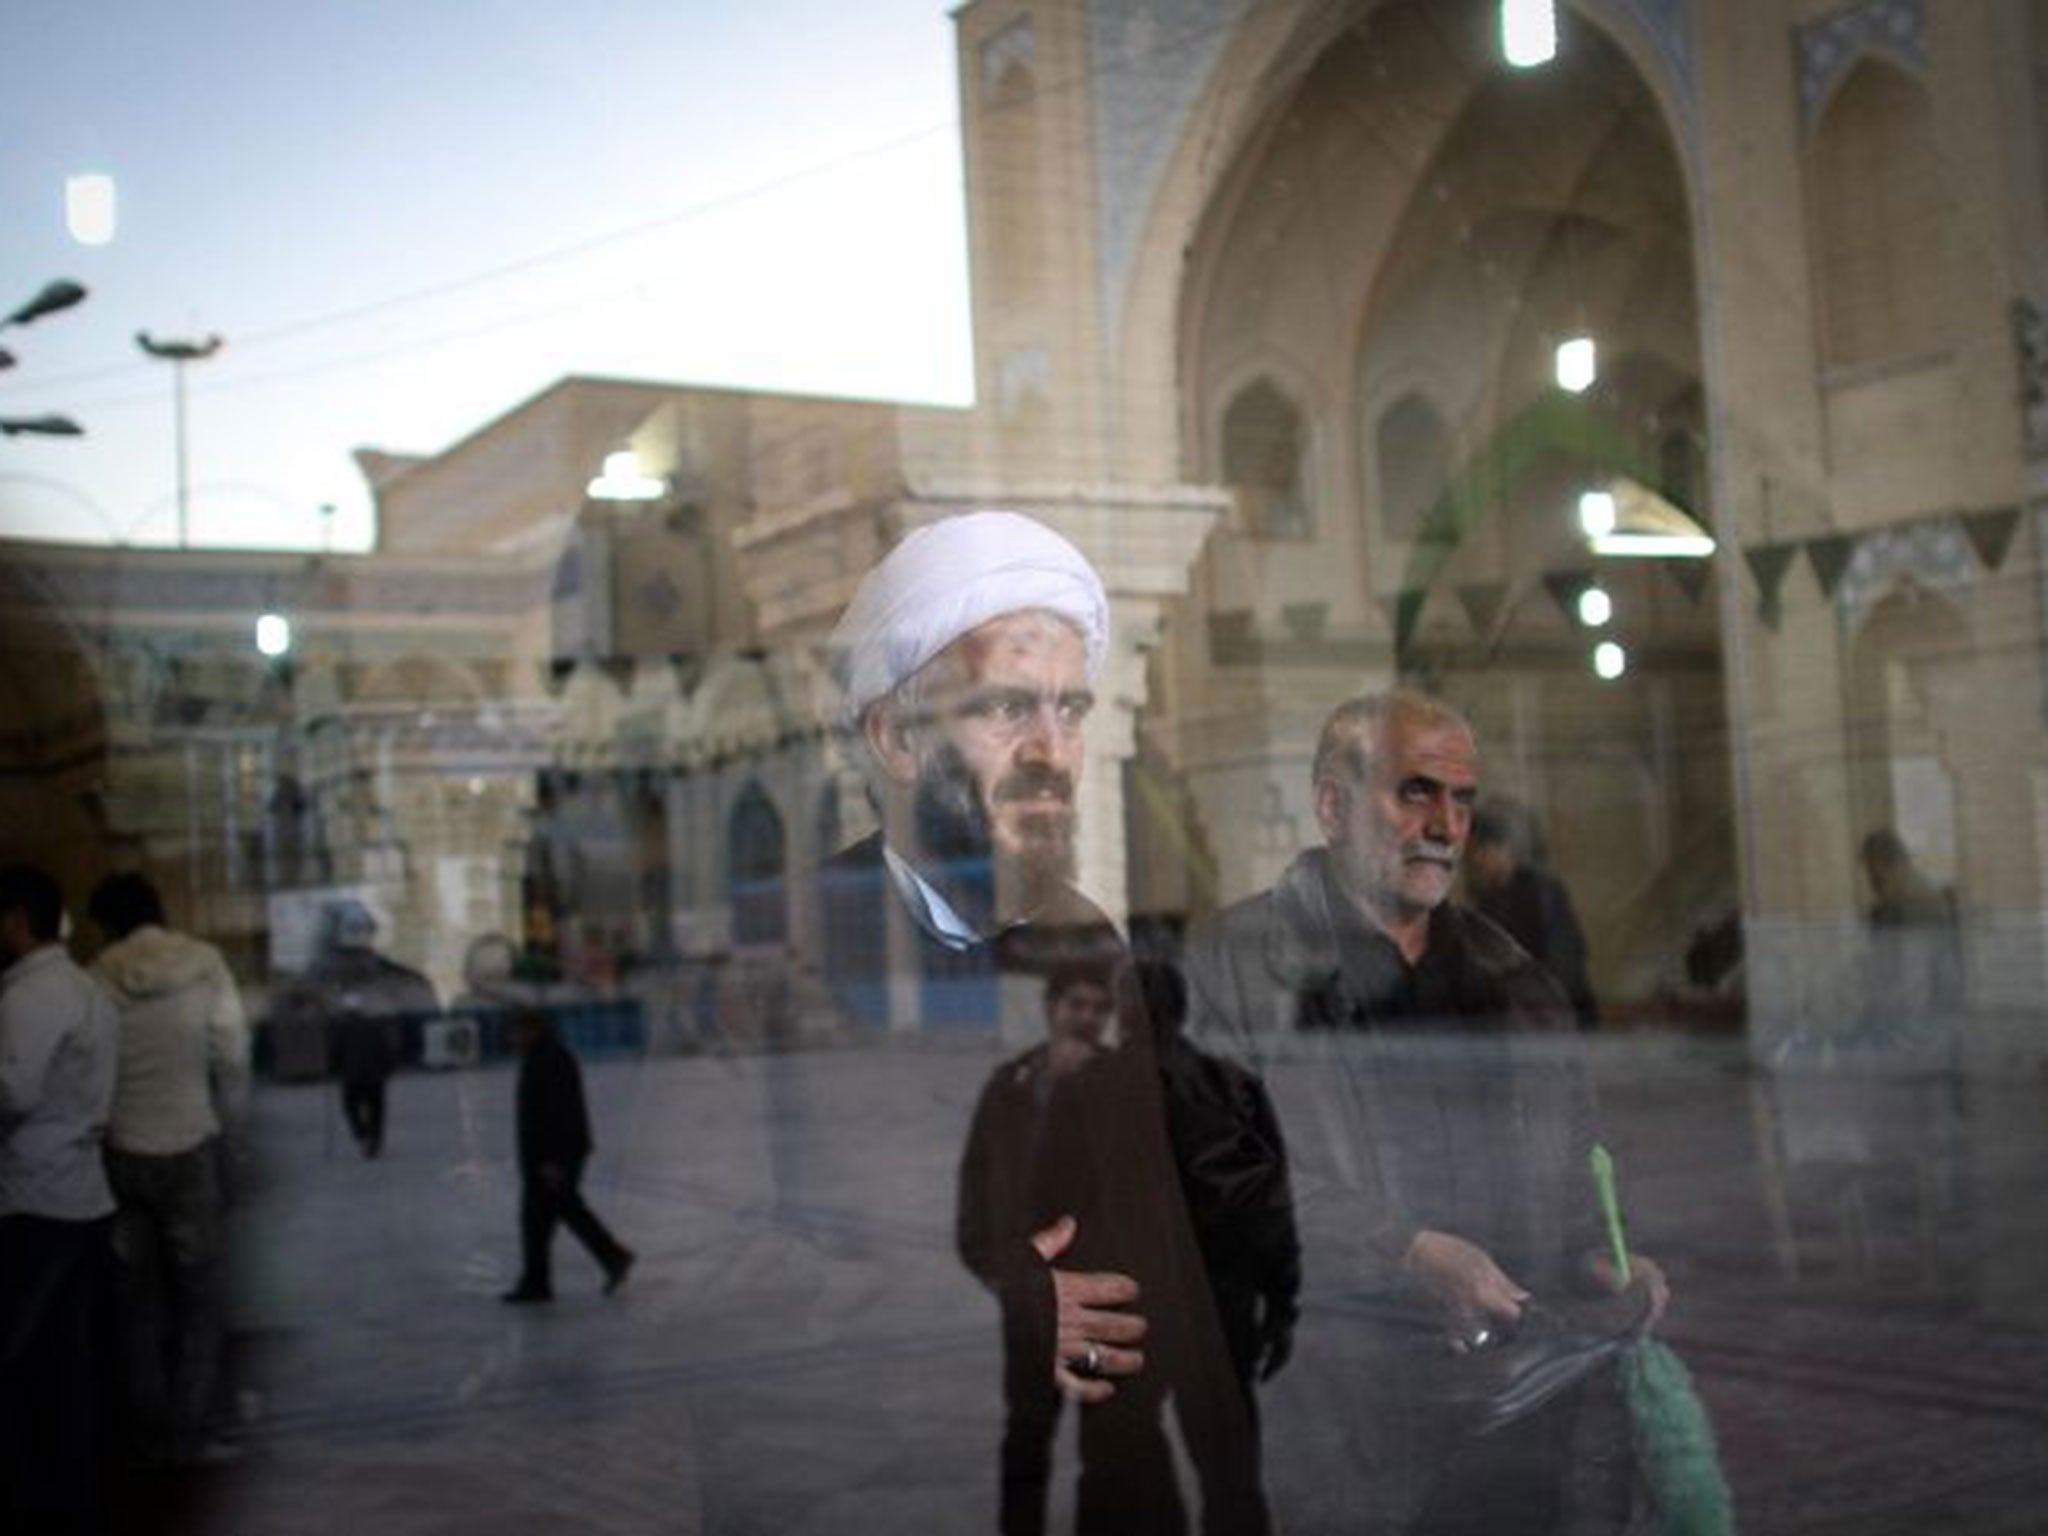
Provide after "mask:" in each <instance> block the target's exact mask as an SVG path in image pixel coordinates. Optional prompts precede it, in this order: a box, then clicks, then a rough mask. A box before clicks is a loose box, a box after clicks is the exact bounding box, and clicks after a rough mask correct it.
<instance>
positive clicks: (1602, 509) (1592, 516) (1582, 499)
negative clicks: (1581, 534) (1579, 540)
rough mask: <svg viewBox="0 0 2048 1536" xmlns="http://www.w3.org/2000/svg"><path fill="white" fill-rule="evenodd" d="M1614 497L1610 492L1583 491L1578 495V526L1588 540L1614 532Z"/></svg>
mask: <svg viewBox="0 0 2048 1536" xmlns="http://www.w3.org/2000/svg"><path fill="white" fill-rule="evenodd" d="M1615 515H1616V514H1615V507H1614V495H1613V493H1612V492H1610V491H1583V492H1581V493H1580V495H1579V526H1580V527H1581V528H1583V529H1585V530H1586V536H1587V537H1588V538H1593V539H1597V538H1599V537H1601V536H1602V535H1603V534H1609V533H1612V532H1614V520H1615Z"/></svg>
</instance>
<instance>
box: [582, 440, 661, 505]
mask: <svg viewBox="0 0 2048 1536" xmlns="http://www.w3.org/2000/svg"><path fill="white" fill-rule="evenodd" d="M583 494H584V495H586V496H588V497H589V498H590V499H591V500H592V501H659V500H661V498H662V497H663V496H665V495H667V494H668V482H667V481H665V480H662V479H660V478H658V477H656V476H654V475H647V474H642V473H641V471H640V456H639V455H638V454H637V453H635V452H634V451H633V450H632V449H630V448H627V449H625V450H623V451H621V452H619V453H608V454H606V455H605V456H604V473H602V474H600V475H599V476H598V477H597V478H596V479H594V480H592V481H591V482H590V484H588V485H587V486H585V487H584V488H583Z"/></svg>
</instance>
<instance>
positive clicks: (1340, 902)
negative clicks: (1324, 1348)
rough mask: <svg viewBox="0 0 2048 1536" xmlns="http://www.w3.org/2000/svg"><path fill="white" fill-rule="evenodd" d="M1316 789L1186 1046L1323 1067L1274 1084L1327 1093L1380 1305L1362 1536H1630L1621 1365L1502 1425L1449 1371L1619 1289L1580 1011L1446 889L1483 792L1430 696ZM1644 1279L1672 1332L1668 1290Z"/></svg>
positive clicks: (1371, 1326) (1350, 1249)
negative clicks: (1311, 817)
mask: <svg viewBox="0 0 2048 1536" xmlns="http://www.w3.org/2000/svg"><path fill="white" fill-rule="evenodd" d="M1311 782H1312V785H1313V793H1314V801H1313V804H1314V810H1315V816H1316V822H1317V826H1318V827H1319V829H1320V830H1321V832H1322V836H1323V846H1322V847H1320V848H1315V849H1311V850H1309V851H1308V852H1306V853H1303V854H1302V855H1300V856H1299V857H1298V858H1297V859H1296V860H1295V861H1294V863H1293V864H1292V865H1291V866H1290V867H1289V868H1288V869H1287V871H1286V872H1285V873H1284V874H1283V875H1282V877H1281V879H1280V881H1279V883H1278V884H1277V885H1275V886H1274V888H1273V889H1271V890H1269V891H1267V892H1265V893H1264V894H1262V895H1259V896H1256V897H1253V898H1251V899H1250V900H1249V901H1245V902H1242V903H1240V904H1238V905H1237V906H1235V907H1232V908H1230V909H1229V910H1227V911H1225V912H1224V913H1223V914H1221V915H1220V916H1219V917H1218V918H1217V920H1216V922H1215V923H1214V925H1213V926H1212V927H1211V928H1210V929H1209V930H1207V931H1206V932H1205V933H1204V934H1203V935H1201V936H1200V937H1199V938H1198V940H1197V942H1196V944H1195V945H1194V947H1193V951H1192V953H1191V956H1190V965H1189V980H1190V985H1191V991H1192V993H1193V996H1194V1003H1193V1017H1192V1022H1191V1025H1190V1034H1191V1035H1194V1036H1195V1037H1196V1038H1198V1039H1200V1040H1202V1041H1203V1043H1204V1044H1205V1045H1206V1046H1208V1047H1209V1048H1211V1049H1216V1048H1219V1047H1222V1048H1228V1049H1232V1050H1235V1051H1238V1052H1241V1053H1242V1054H1243V1055H1245V1056H1246V1057H1248V1058H1250V1059H1254V1060H1259V1061H1261V1062H1262V1063H1265V1064H1269V1065H1270V1064H1272V1063H1276V1062H1278V1063H1285V1062H1287V1061H1288V1060H1289V1059H1290V1058H1292V1059H1295V1060H1300V1061H1303V1062H1307V1063H1310V1065H1308V1066H1306V1067H1305V1068H1304V1069H1303V1071H1302V1072H1301V1073H1291V1072H1288V1071H1286V1069H1285V1068H1284V1067H1280V1068H1275V1069H1274V1072H1273V1077H1272V1078H1269V1080H1285V1081H1286V1082H1287V1083H1289V1084H1290V1085H1291V1087H1292V1088H1293V1090H1294V1091H1295V1092H1296V1093H1298V1094H1302V1095H1314V1096H1315V1097H1316V1102H1315V1103H1313V1104H1310V1103H1308V1102H1304V1101H1303V1100H1301V1099H1297V1100H1296V1102H1295V1103H1294V1105H1293V1110H1294V1111H1295V1113H1294V1114H1293V1115H1292V1120H1291V1123H1293V1124H1295V1125H1297V1126H1300V1125H1303V1124H1309V1125H1314V1126H1316V1127H1317V1128H1318V1129H1319V1130H1321V1131H1322V1132H1323V1133H1324V1135H1325V1136H1326V1138H1327V1139H1328V1140H1329V1141H1330V1142H1332V1143H1334V1145H1331V1146H1330V1147H1328V1149H1327V1152H1326V1156H1327V1161H1328V1163H1329V1165H1330V1166H1331V1167H1333V1168H1335V1169H1338V1170H1340V1171H1341V1172H1342V1175H1343V1181H1344V1183H1346V1184H1348V1186H1349V1188H1347V1189H1343V1190H1341V1191H1339V1190H1336V1189H1329V1188H1326V1189H1325V1191H1324V1192H1323V1194H1322V1196H1321V1198H1323V1199H1325V1200H1328V1201H1331V1202H1342V1205H1341V1210H1339V1211H1337V1212H1335V1213H1333V1215H1334V1219H1335V1220H1336V1221H1337V1222H1338V1224H1339V1226H1338V1230H1341V1231H1342V1232H1343V1234H1344V1238H1345V1241H1346V1243H1347V1246H1346V1247H1345V1249H1344V1254H1345V1257H1344V1259H1343V1261H1342V1262H1343V1265H1344V1267H1343V1268H1342V1269H1341V1270H1339V1271H1337V1272H1335V1273H1334V1274H1333V1275H1332V1277H1331V1279H1330V1281H1329V1282H1327V1283H1333V1284H1340V1285H1342V1286H1343V1287H1344V1288H1345V1289H1346V1290H1347V1291H1350V1292H1353V1293H1355V1294H1357V1295H1358V1296H1359V1297H1361V1298H1362V1299H1363V1300H1364V1302H1365V1303H1366V1306H1365V1307H1364V1309H1363V1310H1362V1313H1361V1315H1362V1316H1363V1317H1365V1318H1366V1319H1367V1321H1366V1322H1365V1324H1364V1325H1363V1326H1364V1330H1365V1332H1366V1333H1367V1334H1368V1335H1369V1337H1368V1338H1367V1340H1366V1341H1365V1345H1364V1347H1365V1348H1366V1349H1367V1350H1368V1351H1369V1353H1368V1356H1367V1358H1368V1359H1369V1360H1370V1361H1371V1366H1370V1368H1369V1369H1362V1370H1360V1371H1359V1372H1358V1373H1357V1374H1358V1377H1359V1390H1360V1391H1361V1393H1363V1394H1365V1395H1366V1397H1367V1402H1366V1404H1365V1406H1364V1408H1363V1410H1362V1412H1361V1414H1360V1416H1359V1421H1358V1423H1357V1425H1356V1429H1357V1431H1358V1444H1357V1446H1356V1449H1357V1452H1358V1454H1357V1457H1356V1465H1357V1466H1358V1468H1359V1477H1360V1482H1361V1488H1360V1497H1359V1500H1358V1503H1359V1505H1360V1507H1359V1508H1358V1510H1357V1515H1358V1524H1357V1526H1356V1529H1358V1530H1361V1531H1366V1532H1372V1533H1375V1536H1392V1533H1395V1532H1399V1533H1402V1536H1423V1533H1428V1536H1453V1533H1457V1536H1484V1533H1490V1532H1498V1531H1508V1530H1512V1531H1516V1532H1520V1533H1559V1536H1561V1533H1564V1532H1580V1531H1618V1530H1620V1529H1621V1528H1622V1527H1623V1525H1624V1524H1625V1523H1626V1520H1627V1518H1628V1514H1629V1500H1630V1497H1631V1489H1632V1483H1631V1478H1632V1463H1631V1461H1630V1459H1629V1455H1628V1448H1627V1429H1626V1425H1625V1422H1624V1420H1623V1416H1622V1407H1621V1402H1620V1394H1619V1387H1618V1383H1617V1382H1616V1380H1615V1378H1614V1376H1613V1373H1612V1371H1611V1370H1609V1371H1607V1372H1606V1373H1605V1374H1604V1375H1601V1376H1597V1377H1589V1378H1588V1379H1587V1380H1586V1381H1585V1382H1583V1383H1582V1384H1581V1385H1580V1386H1579V1387H1578V1388H1577V1389H1574V1390H1571V1391H1567V1392H1564V1393H1563V1394H1562V1395H1560V1396H1558V1397H1557V1398H1556V1399H1554V1400H1553V1401H1551V1402H1550V1403H1548V1404H1547V1405H1545V1406H1542V1407H1539V1408H1537V1409H1534V1410H1532V1411H1530V1412H1529V1413H1528V1414H1527V1415H1526V1416H1525V1417H1522V1418H1520V1419H1519V1420H1518V1421H1516V1422H1512V1423H1508V1424H1506V1425H1505V1426H1504V1427H1497V1428H1493V1429H1491V1430H1490V1432H1488V1433H1485V1434H1473V1433H1470V1432H1469V1430H1468V1429H1467V1428H1466V1427H1465V1426H1464V1424H1463V1423H1461V1422H1460V1421H1459V1419H1458V1416H1457V1414H1456V1413H1453V1412H1451V1411H1449V1410H1448V1408H1447V1406H1446V1405H1447V1403H1448V1401H1449V1398H1450V1393H1449V1391H1447V1388H1448V1386H1449V1384H1450V1383H1451V1382H1452V1381H1453V1371H1452V1367H1451V1365H1450V1364H1449V1362H1450V1360H1451V1358H1452V1357H1453V1356H1454V1355H1462V1356H1472V1355H1474V1354H1476V1352H1478V1351H1483V1350H1487V1349H1489V1348H1493V1347H1495V1346H1497V1345H1499V1344H1501V1343H1502V1342H1503V1341H1504V1340H1507V1339H1510V1338H1512V1337H1513V1336H1514V1334H1515V1333H1516V1330H1517V1329H1518V1328H1520V1327H1521V1326H1522V1325H1523V1323H1524V1321H1525V1317H1526V1315H1527V1314H1528V1311H1529V1309H1530V1308H1531V1307H1532V1306H1534V1305H1538V1304H1539V1303H1538V1302H1537V1301H1536V1298H1542V1300H1543V1301H1544V1302H1549V1301H1552V1300H1559V1299H1564V1298H1569V1297H1571V1296H1573V1295H1574V1294H1577V1295H1581V1296H1585V1297H1592V1296H1597V1295H1605V1294H1609V1293H1611V1292H1613V1291H1616V1290H1618V1289H1619V1288H1620V1280H1619V1278H1618V1277H1617V1275H1616V1273H1615V1271H1614V1268H1613V1266H1612V1262H1611V1260H1609V1259H1608V1257H1607V1253H1608V1246H1607V1244H1606V1242H1605V1240H1604V1236H1603V1228H1602V1221H1601V1213H1600V1208H1599V1203H1598V1196H1597V1191H1596V1189H1595V1185H1594V1182H1593V1177H1592V1174H1591V1171H1590V1167H1589V1162H1588V1157H1589V1153H1590V1151H1591V1148H1592V1145H1593V1134H1592V1102H1591V1096H1590V1092H1589V1089H1588V1084H1587V1080H1586V1075H1585V1071H1584V1067H1583V1062H1582V1061H1581V1060H1580V1058H1579V1055H1578V1046H1577V1042H1576V1040H1575V1039H1574V1038H1573V1035H1574V1024H1575V1020H1574V1015H1573V1013H1572V1010H1571V1007H1570V1005H1569V1003H1568V1001H1567V999H1566V998H1565V995H1564V993H1563V991H1562V989H1561V988H1560V987H1559V986H1558V984H1557V982H1556V981H1555V980H1554V979H1553V978H1552V977H1551V976H1550V975H1549V974H1548V973H1547V972H1545V971H1544V970H1543V969H1542V967H1541V966H1539V965H1538V964H1537V963H1536V962H1535V961H1534V960H1532V959H1531V958H1530V957H1529V956H1528V955H1527V954H1526V953H1525V952H1524V951H1523V950H1522V949H1521V948H1520V947H1519V946H1518V945H1517V944H1516V943H1515V942H1514V940H1512V939H1511V938H1509V937H1508V936H1507V934H1506V933H1505V932H1504V931H1502V930H1501V929H1500V928H1498V927H1496V926H1495V925H1494V924H1493V923H1491V922H1489V921H1488V920H1487V919H1486V918H1484V917H1481V916H1480V915H1479V914H1478V913H1476V912H1473V911H1470V910H1468V909H1466V908H1465V907H1462V906H1460V905H1458V904H1456V903H1454V902H1452V901H1451V899H1450V897H1451V892H1452V888H1453V886H1454V884H1455V882H1456V879H1457V873H1458V863H1459V859H1460V857H1461V855H1462V854H1463V853H1464V850H1465V843H1466V839H1467V837H1468V835H1469V833H1470V830H1471V822H1472V807H1473V803H1474V801H1475V799H1476V797H1477V794H1478V784H1479V750H1478V745H1477V742H1476V739H1475V737H1474V735H1473V731H1472V728H1471V726H1470V725H1469V724H1467V723H1466V721H1465V720H1464V718H1463V717H1462V716H1461V715H1460V714H1459V713H1458V712H1457V711H1456V710H1454V709H1453V708H1451V707H1450V706H1449V705H1447V704H1445V703H1443V702H1441V701H1440V700H1437V699H1433V698H1430V697H1428V696H1427V695H1425V694H1421V693H1418V692H1413V691H1409V690H1405V689H1396V690H1392V691H1389V692H1386V693H1382V694H1369V695H1365V696H1363V697H1360V698H1356V699H1352V700H1350V701H1348V702H1346V703H1344V704H1340V705H1339V706H1338V707H1337V708H1336V709H1335V710H1334V711H1332V712H1331V714H1330V716H1329V717H1328V719H1327V721H1326V722H1325V724H1324V726H1323V729H1322V732H1321V735H1320V737H1319V739H1318V742H1317V745H1316V751H1315V759H1314V764H1313V767H1312V770H1311ZM1276 1098H1282V1102H1281V1108H1282V1111H1283V1112H1288V1110H1289V1105H1288V1103H1287V1102H1286V1101H1285V1099H1284V1097H1283V1096H1282V1095H1280V1094H1279V1093H1278V1092H1276ZM1325 1230H1330V1229H1329V1228H1327V1227H1326V1228H1325ZM1304 1246H1305V1248H1306V1249H1307V1250H1308V1251H1309V1252H1310V1254H1311V1257H1312V1258H1316V1257H1319V1256H1317V1255H1315V1254H1314V1244H1313V1239H1312V1237H1309V1236H1305V1237H1304ZM1323 1262H1325V1263H1331V1262H1333V1261H1332V1260H1330V1259H1328V1258H1327V1257H1324V1258H1323ZM1633 1267H1634V1269H1635V1270H1636V1271H1637V1272H1638V1273H1639V1275H1640V1279H1639V1282H1638V1283H1639V1284H1640V1285H1641V1286H1642V1287H1643V1293H1639V1294H1640V1295H1641V1309H1640V1315H1642V1316H1644V1317H1646V1318H1647V1319H1648V1320H1649V1321H1654V1320H1655V1318H1656V1316H1657V1315H1658V1314H1659V1313H1661V1311H1662V1309H1663V1306H1664V1304H1665V1301H1666V1299H1667V1297H1668V1291H1667V1289H1666V1286H1665V1282H1664V1278H1663V1275H1662V1273H1661V1272H1660V1271H1659V1270H1658V1268H1657V1266H1656V1265H1655V1264H1654V1263H1652V1262H1651V1261H1649V1260H1647V1259H1642V1258H1640V1257H1638V1258H1637V1259H1635V1261H1634V1266H1633ZM1353 1342H1357V1341H1356V1340H1355V1339H1354V1340H1353ZM1303 1347H1304V1348H1312V1347H1313V1341H1312V1340H1304V1341H1303Z"/></svg>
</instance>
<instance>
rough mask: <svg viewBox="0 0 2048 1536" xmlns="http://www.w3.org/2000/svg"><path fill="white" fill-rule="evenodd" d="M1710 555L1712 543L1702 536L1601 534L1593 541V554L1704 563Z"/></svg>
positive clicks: (1705, 536) (1693, 534) (1695, 534)
mask: <svg viewBox="0 0 2048 1536" xmlns="http://www.w3.org/2000/svg"><path fill="white" fill-rule="evenodd" d="M1713 552H1714V541H1713V540H1712V539H1710V538H1709V537H1707V535H1705V534H1704V533H1603V534H1601V535H1600V536H1599V537H1598V538H1596V539H1594V540H1593V553H1594V554H1596V555H1621V556H1624V557H1627V556H1647V557H1650V558H1656V557H1660V556H1661V557H1663V558H1665V559H1673V560H1704V559H1706V558H1707V556H1709V555H1711V554H1712V553H1713Z"/></svg>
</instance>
